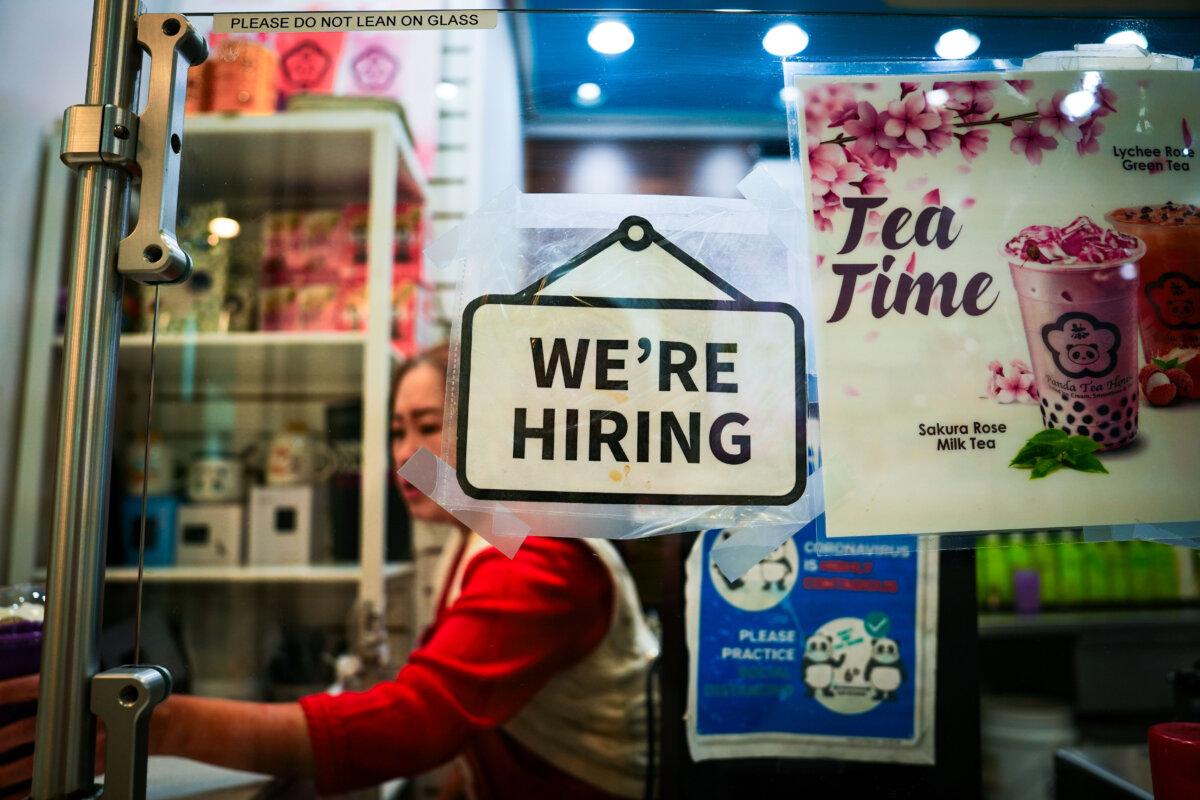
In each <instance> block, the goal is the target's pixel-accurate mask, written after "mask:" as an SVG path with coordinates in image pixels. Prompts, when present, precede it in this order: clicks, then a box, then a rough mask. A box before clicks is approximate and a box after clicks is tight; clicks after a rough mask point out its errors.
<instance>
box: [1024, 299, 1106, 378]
mask: <svg viewBox="0 0 1200 800" xmlns="http://www.w3.org/2000/svg"><path fill="white" fill-rule="evenodd" d="M1042 342H1043V343H1044V344H1045V345H1046V349H1047V350H1049V351H1050V355H1051V356H1052V357H1053V358H1054V366H1056V367H1058V370H1059V372H1061V373H1062V374H1064V375H1066V376H1067V377H1069V378H1103V377H1104V376H1105V375H1108V374H1109V373H1110V372H1112V371H1113V370H1114V369H1116V368H1117V354H1118V352H1119V351H1120V349H1121V331H1120V329H1118V328H1117V326H1116V325H1113V324H1112V323H1111V322H1101V321H1100V320H1098V319H1096V318H1095V317H1093V316H1092V315H1091V314H1085V313H1083V312H1082V311H1070V312H1068V313H1066V314H1063V315H1062V316H1061V317H1059V318H1058V319H1057V320H1056V321H1054V322H1052V323H1050V324H1049V325H1043V326H1042Z"/></svg>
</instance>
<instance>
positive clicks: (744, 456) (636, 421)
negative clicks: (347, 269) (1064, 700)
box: [457, 217, 805, 505]
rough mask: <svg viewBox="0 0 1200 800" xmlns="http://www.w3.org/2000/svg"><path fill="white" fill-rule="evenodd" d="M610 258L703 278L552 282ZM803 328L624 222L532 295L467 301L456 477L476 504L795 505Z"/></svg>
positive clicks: (799, 478) (776, 306)
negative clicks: (609, 291) (568, 288)
mask: <svg viewBox="0 0 1200 800" xmlns="http://www.w3.org/2000/svg"><path fill="white" fill-rule="evenodd" d="M601 254H604V255H603V257H602V258H600V259H598V261H597V262H596V263H591V262H593V259H596V258H597V257H600V256H601ZM614 254H615V257H619V258H621V259H639V260H644V261H645V262H646V263H645V265H644V268H645V272H644V274H646V275H650V274H652V273H654V272H655V271H656V270H662V269H681V270H683V274H682V277H683V278H684V279H683V280H682V281H681V282H680V284H679V285H680V286H681V288H682V287H683V286H685V285H686V283H687V282H688V281H692V282H695V285H694V286H693V287H692V288H691V289H690V290H685V291H682V292H681V294H683V295H685V296H681V297H658V296H653V297H638V296H636V295H637V294H638V293H639V288H645V287H639V286H637V285H632V286H630V285H625V286H621V287H619V288H620V289H621V290H622V292H623V296H619V297H617V296H612V297H608V296H604V297H599V296H580V295H576V294H573V293H570V292H567V293H560V292H559V290H558V289H557V288H556V287H557V286H559V285H562V286H565V285H568V283H569V281H566V280H563V279H564V278H565V276H567V275H568V274H569V273H572V272H574V271H576V270H587V269H588V268H589V266H592V267H594V268H600V267H601V266H602V265H603V264H604V263H609V262H611V261H612V259H613V258H614ZM627 266H628V265H627ZM631 272H632V274H638V270H637V269H634V270H632V271H631ZM697 278H700V279H702V280H700V281H698V282H697V281H696V279H697ZM647 280H648V281H649V280H650V279H649V278H648V279H647ZM560 282H561V284H560ZM669 283H670V282H669V281H668V284H669ZM659 285H661V281H660V282H659ZM612 288H614V289H615V288H618V287H615V286H614V287H612ZM698 290H699V291H698ZM654 294H657V292H655V293H654ZM802 330H803V325H802V323H801V320H800V317H799V314H798V313H797V312H796V310H795V309H794V308H793V307H791V306H789V305H787V304H784V303H756V302H754V301H752V300H750V299H749V298H746V297H745V296H744V295H741V294H740V293H739V292H738V291H737V290H736V289H734V288H733V287H732V286H729V285H728V284H727V283H725V282H724V281H722V280H721V279H720V278H718V277H717V276H716V275H714V274H713V273H712V272H710V271H709V270H708V269H707V268H705V267H703V266H702V265H700V264H698V263H697V262H695V261H693V260H692V259H691V258H690V257H688V256H687V255H686V254H685V253H683V252H682V251H679V250H678V249H677V248H675V247H674V246H673V245H672V244H671V243H670V242H669V241H667V240H666V239H663V238H662V237H661V236H660V235H659V234H657V233H656V232H655V231H654V230H653V228H651V227H650V224H649V223H648V222H646V221H645V220H642V219H640V218H637V217H630V218H628V219H626V220H625V222H624V223H622V226H621V228H619V229H618V230H617V231H616V232H614V233H613V234H611V235H610V236H608V237H606V238H605V239H603V240H602V241H600V242H598V243H597V244H596V245H594V246H593V247H591V248H589V249H588V250H587V251H585V252H584V253H583V254H581V255H580V256H578V257H577V258H576V259H574V260H573V261H572V262H571V263H569V264H568V265H566V266H564V267H563V268H560V269H559V270H556V271H555V272H554V273H552V274H551V275H550V276H548V277H547V278H546V279H543V280H542V281H539V282H538V283H536V284H534V285H533V286H531V287H529V288H527V289H526V290H524V291H523V292H520V293H518V294H516V295H507V296H484V297H480V298H477V299H476V300H475V301H474V302H472V303H471V304H470V305H469V306H468V307H467V309H466V311H465V313H464V319H463V334H462V355H461V374H460V384H459V390H460V395H459V411H458V443H457V445H458V446H457V456H458V464H457V472H458V478H459V482H460V484H461V485H462V488H463V490H464V491H465V492H466V493H467V494H468V495H471V496H472V497H476V498H480V499H509V500H546V501H569V502H590V503H656V504H676V505H678V504H757V505H776V504H790V503H791V502H794V501H795V500H796V499H798V498H799V497H800V495H801V494H802V493H803V490H804V474H805V470H804V454H805V446H804V419H805V417H804V409H805V400H804V398H805V394H804V387H805V383H804V368H803V363H804V359H803V341H802V333H801V331H802Z"/></svg>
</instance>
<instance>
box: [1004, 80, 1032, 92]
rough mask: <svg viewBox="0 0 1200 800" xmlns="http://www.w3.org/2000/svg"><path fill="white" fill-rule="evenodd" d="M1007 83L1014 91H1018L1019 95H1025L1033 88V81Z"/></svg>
mask: <svg viewBox="0 0 1200 800" xmlns="http://www.w3.org/2000/svg"><path fill="white" fill-rule="evenodd" d="M1005 83H1007V84H1008V85H1009V86H1011V87H1012V88H1013V89H1015V90H1016V91H1017V94H1025V93H1026V92H1028V91H1029V90H1030V89H1032V88H1033V81H1026V80H1017V81H1005Z"/></svg>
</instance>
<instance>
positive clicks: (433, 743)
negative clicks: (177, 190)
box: [0, 347, 657, 800]
mask: <svg viewBox="0 0 1200 800" xmlns="http://www.w3.org/2000/svg"><path fill="white" fill-rule="evenodd" d="M446 368H447V350H446V348H445V347H441V348H438V349H435V350H433V351H430V352H428V353H425V354H423V355H421V356H419V357H417V358H415V359H413V360H411V361H409V362H408V363H406V364H405V365H404V366H403V368H402V369H401V370H400V372H399V374H398V375H397V378H396V380H395V382H394V387H393V395H392V418H391V437H390V438H391V451H392V459H393V461H394V464H395V466H399V465H402V464H403V463H404V462H405V461H407V460H408V458H409V457H410V456H411V455H412V454H413V453H415V452H416V451H417V450H418V449H419V448H421V447H426V448H428V449H430V450H432V451H433V452H435V453H440V452H441V450H442V420H443V412H444V409H443V398H444V397H445V383H446ZM395 480H396V481H397V485H398V488H399V489H400V491H401V493H402V494H403V495H404V498H405V500H406V501H407V503H408V506H409V509H410V510H411V512H412V516H413V517H414V519H418V520H424V521H428V522H442V523H447V524H449V525H452V526H453V528H454V533H453V534H452V539H451V541H450V542H448V543H447V546H446V547H445V549H444V551H443V557H442V560H441V563H440V565H439V569H438V581H437V586H438V592H439V595H438V597H439V599H438V603H437V611H436V616H435V619H434V621H433V623H432V625H430V627H429V628H428V629H427V630H426V631H425V632H424V634H423V636H422V638H421V641H420V644H419V646H418V647H417V648H416V649H415V650H414V651H413V653H412V654H411V655H410V656H409V659H408V663H407V664H406V665H405V666H404V667H403V668H402V669H401V670H400V672H399V674H397V675H396V677H395V679H394V680H391V681H387V682H384V683H381V684H378V685H376V686H374V687H372V688H371V689H368V690H366V691H363V692H343V693H341V694H337V695H333V694H325V693H322V694H315V695H310V696H308V697H305V698H302V699H301V700H300V702H298V703H248V702H241V701H232V700H219V699H213V698H201V697H190V696H184V695H179V696H174V697H171V698H170V699H169V700H167V702H165V703H164V704H163V705H162V706H160V707H159V708H158V709H157V710H156V711H155V713H154V717H153V722H152V726H151V751H152V752H153V753H155V754H160V755H174V756H184V757H187V758H192V759H196V760H199V761H205V762H208V763H210V764H216V765H220V766H225V767H232V768H236V769H243V770H249V771H252V772H261V773H267V774H272V775H279V776H296V777H313V778H315V779H316V785H317V789H318V790H319V791H321V792H322V793H334V792H344V791H348V790H350V789H355V788H361V787H367V786H373V785H375V784H378V783H380V782H382V781H385V780H388V779H390V778H396V777H402V776H411V775H416V774H419V773H422V772H425V771H427V770H430V769H432V768H434V767H437V766H439V765H442V764H445V763H447V762H454V764H455V767H456V768H455V770H454V771H452V773H451V774H452V775H453V776H454V777H453V780H452V782H451V785H450V786H449V787H448V788H447V790H446V791H445V792H444V793H443V796H444V797H452V796H464V795H465V796H467V797H471V798H476V800H487V799H488V798H508V797H512V798H526V799H536V798H555V800H558V799H559V798H567V797H570V798H613V797H641V796H642V794H643V789H644V785H645V780H646V769H647V761H648V758H647V755H648V753H647V745H648V742H647V736H648V733H647V711H648V709H647V676H648V671H649V669H650V666H651V662H652V659H653V658H654V656H655V655H656V653H657V642H656V640H655V638H654V636H653V634H652V633H651V631H650V630H649V628H648V627H647V625H646V623H645V620H644V619H643V618H642V615H641V611H640V607H639V603H638V598H637V592H636V590H635V588H634V585H633V581H632V579H631V578H630V576H629V573H628V572H627V571H626V569H625V567H624V565H623V563H622V561H621V559H620V556H619V555H618V554H617V552H616V550H615V549H614V548H613V547H612V545H611V544H609V543H608V542H604V541H593V540H581V539H568V538H548V537H530V538H528V539H526V540H525V542H524V544H523V545H522V546H521V549H520V551H519V552H518V553H517V555H516V557H514V558H512V559H509V558H507V557H506V556H504V555H503V554H502V553H500V552H499V551H498V550H496V549H495V548H494V547H492V546H490V545H489V544H488V543H487V542H485V541H484V540H483V539H481V538H480V537H479V536H477V535H476V534H474V533H472V532H471V531H470V530H468V529H467V528H466V526H464V525H462V524H461V523H459V522H458V521H457V520H456V519H454V517H452V516H451V515H450V514H448V513H447V512H446V511H445V510H443V509H442V508H441V507H440V506H438V505H437V504H436V503H434V502H433V501H432V500H431V499H430V498H428V497H426V496H425V495H424V494H422V493H421V492H420V491H418V490H417V489H416V488H415V487H414V486H412V485H411V484H409V483H408V482H406V481H404V480H402V479H401V478H399V477H398V476H397V477H396V478H395ZM564 532H568V531H564ZM29 686H34V687H35V689H34V691H36V685H35V684H33V683H32V682H30V681H26V682H25V683H23V684H18V683H17V682H9V683H8V684H7V685H5V684H0V702H15V701H17V700H19V699H20V698H21V697H22V696H25V695H29V693H30V692H29V688H28V687H29ZM11 727H12V726H10V728H11ZM10 728H3V729H0V743H4V742H7V741H9V740H15V741H18V743H19V742H21V741H28V740H29V739H31V738H32V735H33V733H32V726H27V731H26V730H24V729H23V730H22V732H16V731H15V730H10ZM3 749H4V748H3V747H2V746H0V750H3ZM29 766H30V764H29V760H28V759H25V760H22V761H21V762H17V764H15V765H6V766H0V786H6V785H9V784H11V783H15V782H16V781H17V780H19V779H20V778H21V777H23V775H22V773H24V774H27V771H28V769H29Z"/></svg>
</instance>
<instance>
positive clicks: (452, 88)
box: [433, 81, 458, 100]
mask: <svg viewBox="0 0 1200 800" xmlns="http://www.w3.org/2000/svg"><path fill="white" fill-rule="evenodd" d="M433 93H434V94H436V95H437V98H438V100H453V99H454V98H456V97H458V84H457V83H450V82H449V81H442V82H441V83H439V84H438V85H437V87H436V88H434V90H433Z"/></svg>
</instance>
